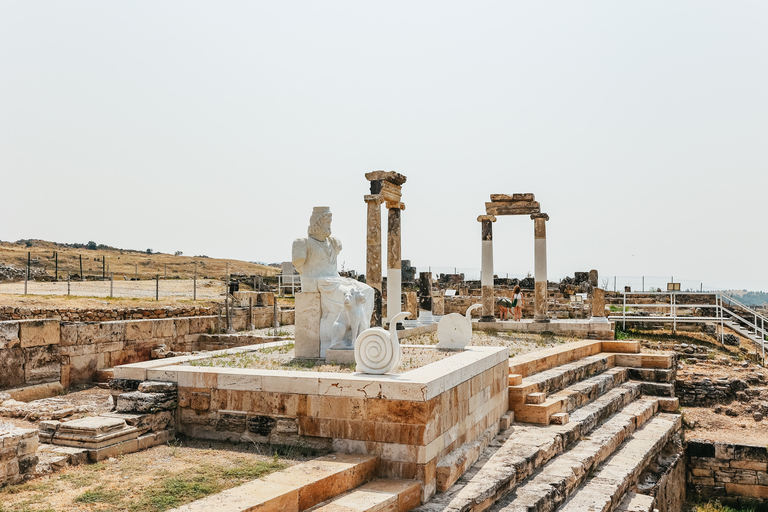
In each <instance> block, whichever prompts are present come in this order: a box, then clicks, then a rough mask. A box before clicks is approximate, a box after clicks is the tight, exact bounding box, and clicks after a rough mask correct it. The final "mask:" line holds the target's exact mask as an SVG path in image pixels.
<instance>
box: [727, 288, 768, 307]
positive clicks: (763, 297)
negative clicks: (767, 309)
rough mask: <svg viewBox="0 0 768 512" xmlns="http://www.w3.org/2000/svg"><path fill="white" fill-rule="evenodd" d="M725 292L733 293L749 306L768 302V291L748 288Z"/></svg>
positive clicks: (732, 294)
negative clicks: (751, 290)
mask: <svg viewBox="0 0 768 512" xmlns="http://www.w3.org/2000/svg"><path fill="white" fill-rule="evenodd" d="M724 293H727V294H728V295H731V296H732V297H734V298H735V299H737V300H739V301H741V302H743V303H744V304H746V305H747V306H762V305H763V304H765V303H766V302H768V293H766V292H748V291H747V290H726V291H725V292H724Z"/></svg>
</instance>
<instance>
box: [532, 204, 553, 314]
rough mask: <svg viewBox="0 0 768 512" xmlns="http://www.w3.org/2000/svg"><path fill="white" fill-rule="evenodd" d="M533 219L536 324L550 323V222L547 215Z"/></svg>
mask: <svg viewBox="0 0 768 512" xmlns="http://www.w3.org/2000/svg"><path fill="white" fill-rule="evenodd" d="M531 219H533V238H534V241H533V243H534V246H533V258H534V274H535V275H534V279H535V291H534V313H533V321H534V322H549V316H547V227H546V224H545V222H546V221H548V220H549V215H547V214H546V213H534V214H532V215H531Z"/></svg>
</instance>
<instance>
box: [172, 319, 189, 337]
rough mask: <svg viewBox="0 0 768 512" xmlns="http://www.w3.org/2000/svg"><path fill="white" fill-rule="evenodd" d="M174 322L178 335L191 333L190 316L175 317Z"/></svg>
mask: <svg viewBox="0 0 768 512" xmlns="http://www.w3.org/2000/svg"><path fill="white" fill-rule="evenodd" d="M173 324H174V326H175V329H176V336H186V335H187V334H189V318H174V320H173Z"/></svg>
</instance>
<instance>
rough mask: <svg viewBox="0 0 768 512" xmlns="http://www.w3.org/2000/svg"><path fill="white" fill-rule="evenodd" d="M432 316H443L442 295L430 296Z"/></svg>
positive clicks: (443, 298)
mask: <svg viewBox="0 0 768 512" xmlns="http://www.w3.org/2000/svg"><path fill="white" fill-rule="evenodd" d="M432 314H433V315H435V316H443V315H444V314H445V297H443V296H442V295H433V296H432Z"/></svg>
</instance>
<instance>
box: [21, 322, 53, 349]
mask: <svg viewBox="0 0 768 512" xmlns="http://www.w3.org/2000/svg"><path fill="white" fill-rule="evenodd" d="M60 337H61V334H60V332H59V321H58V320H27V321H22V322H19V340H20V341H21V347H22V348H27V347H39V346H42V345H58V344H59V339H60Z"/></svg>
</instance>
